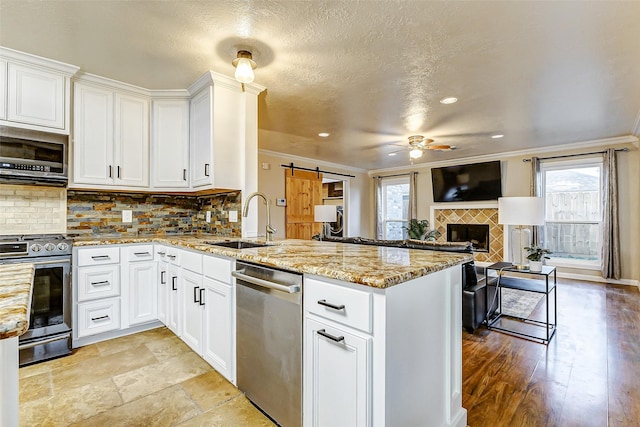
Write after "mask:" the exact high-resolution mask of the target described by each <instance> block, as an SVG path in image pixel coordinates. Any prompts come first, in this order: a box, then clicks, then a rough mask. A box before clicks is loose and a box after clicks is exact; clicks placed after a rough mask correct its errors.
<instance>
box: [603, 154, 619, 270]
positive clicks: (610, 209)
mask: <svg viewBox="0 0 640 427" xmlns="http://www.w3.org/2000/svg"><path fill="white" fill-rule="evenodd" d="M602 163H603V174H602V175H603V177H602V178H603V179H602V187H603V188H602V214H603V217H602V237H603V238H602V268H601V273H602V277H603V278H605V279H616V280H617V279H620V275H621V266H620V230H619V227H618V172H617V164H616V150H615V149H614V148H609V149H607V150H606V151H605V152H604V154H603V162H602Z"/></svg>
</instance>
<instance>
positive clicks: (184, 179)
mask: <svg viewBox="0 0 640 427" xmlns="http://www.w3.org/2000/svg"><path fill="white" fill-rule="evenodd" d="M182 180H183V181H186V180H187V170H186V169H182Z"/></svg>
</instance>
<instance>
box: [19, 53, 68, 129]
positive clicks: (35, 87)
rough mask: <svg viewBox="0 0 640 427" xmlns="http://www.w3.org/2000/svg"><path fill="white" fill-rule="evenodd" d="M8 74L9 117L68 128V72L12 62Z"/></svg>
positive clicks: (20, 120)
mask: <svg viewBox="0 0 640 427" xmlns="http://www.w3.org/2000/svg"><path fill="white" fill-rule="evenodd" d="M8 76H9V77H8V80H9V87H8V105H7V119H8V120H10V121H14V122H20V123H27V124H32V125H38V126H46V127H51V128H57V129H64V127H65V116H64V113H65V77H64V76H62V75H60V74H55V73H51V72H48V71H46V70H42V69H39V68H35V67H29V66H27V65H22V64H12V63H10V64H9V67H8Z"/></svg>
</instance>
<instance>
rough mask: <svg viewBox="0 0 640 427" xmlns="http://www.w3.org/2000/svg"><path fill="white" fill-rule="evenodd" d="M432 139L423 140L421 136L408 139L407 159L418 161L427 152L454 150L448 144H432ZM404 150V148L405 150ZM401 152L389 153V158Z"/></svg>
mask: <svg viewBox="0 0 640 427" xmlns="http://www.w3.org/2000/svg"><path fill="white" fill-rule="evenodd" d="M433 142H434V141H433V139H429V138H425V137H424V136H422V135H412V136H410V137H409V147H408V148H409V158H410V159H411V160H414V159H419V158H420V157H422V154H423V153H424V152H425V151H427V150H435V151H451V150H455V149H456V146H455V145H449V144H440V143H436V144H434V143H433ZM405 149H406V148H405ZM405 149H403V150H398V151H393V152H391V153H389V155H390V156H392V155H395V154H396V153H399V152H400V151H404V150H405Z"/></svg>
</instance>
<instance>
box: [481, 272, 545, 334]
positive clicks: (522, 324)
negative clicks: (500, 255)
mask: <svg viewBox="0 0 640 427" xmlns="http://www.w3.org/2000/svg"><path fill="white" fill-rule="evenodd" d="M489 270H493V271H495V272H496V273H495V275H497V276H498V280H497V282H496V284H495V286H496V287H497V289H496V295H497V299H498V304H497V307H496V306H495V304H494V301H487V305H486V306H487V307H488V309H489V313H487V320H486V325H487V328H488V329H491V330H497V331H502V332H507V333H509V334H512V335H515V336H519V337H522V338H527V339H531V340H534V341H537V342H541V343H542V344H549V341H551V339H552V338H553V336H554V335H555V333H556V326H557V318H558V310H557V298H556V296H557V293H556V283H557V279H556V268H555V267H552V266H547V265H543V266H542V271H539V272H533V271H529V270H519V269H516V268H513V266H512V265H511V263H506V262H498V263H495V264H492V265H490V266H488V267H487V268H486V274H487V278H488V277H489V275H490V273H489ZM514 273H517V274H519V275H520V276H526V277H518V276H514V275H513V274H514ZM552 274H553V282H552V283H549V276H550V275H552ZM529 277H532V278H529ZM505 288H506V289H517V290H519V291H525V292H534V293H537V294H543V295H544V302H545V311H546V313H545V314H546V316H545V320H544V321H541V320H536V319H531V318H522V317H517V316H512V315H509V314H505V313H503V312H502V289H505ZM487 295H489V292H487ZM550 299H551V300H552V302H553V309H551V307H550ZM493 307H496V310H495V311H494V312H491V308H493Z"/></svg>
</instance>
